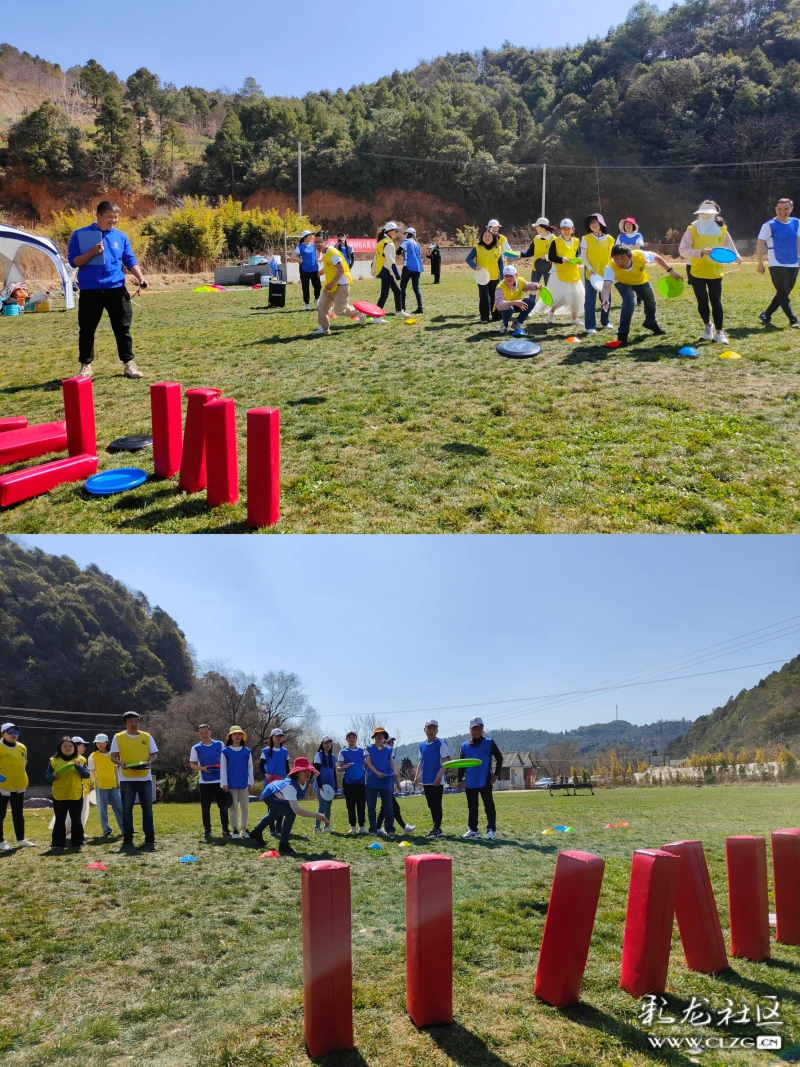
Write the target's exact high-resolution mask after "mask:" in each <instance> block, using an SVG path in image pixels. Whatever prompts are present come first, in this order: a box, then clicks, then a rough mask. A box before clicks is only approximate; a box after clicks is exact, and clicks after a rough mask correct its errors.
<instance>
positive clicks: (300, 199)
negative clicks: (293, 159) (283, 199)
mask: <svg viewBox="0 0 800 1067" xmlns="http://www.w3.org/2000/svg"><path fill="white" fill-rule="evenodd" d="M297 214H298V215H300V216H301V217H302V215H303V146H302V145H301V143H300V142H299V141H298V142H297Z"/></svg>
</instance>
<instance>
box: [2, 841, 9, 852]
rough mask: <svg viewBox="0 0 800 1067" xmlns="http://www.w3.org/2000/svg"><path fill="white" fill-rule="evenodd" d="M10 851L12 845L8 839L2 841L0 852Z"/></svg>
mask: <svg viewBox="0 0 800 1067" xmlns="http://www.w3.org/2000/svg"><path fill="white" fill-rule="evenodd" d="M10 851H11V845H9V843H8V841H0V852H10Z"/></svg>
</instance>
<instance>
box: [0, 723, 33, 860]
mask: <svg viewBox="0 0 800 1067" xmlns="http://www.w3.org/2000/svg"><path fill="white" fill-rule="evenodd" d="M27 788H28V750H27V748H26V747H25V745H22V744H20V741H19V727H17V726H15V725H14V723H13V722H4V723H3V726H2V728H0V852H10V851H11V847H12V846H11V844H10V843H9V842H8V841H6V839H5V833H4V830H3V824H4V823H5V821H6V812H7V811H8V809H9V808H11V821H12V823H13V824H14V833H15V834H16V836H17V848H36V845H35V844H34V843H33V841H29V840H28V839H27V837H26V836H25V814H24V804H25V790H26V789H27Z"/></svg>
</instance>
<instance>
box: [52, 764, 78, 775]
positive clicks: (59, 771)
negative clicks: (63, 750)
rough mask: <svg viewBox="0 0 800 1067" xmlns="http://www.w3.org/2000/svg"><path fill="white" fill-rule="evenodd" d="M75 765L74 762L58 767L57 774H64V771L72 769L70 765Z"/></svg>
mask: <svg viewBox="0 0 800 1067" xmlns="http://www.w3.org/2000/svg"><path fill="white" fill-rule="evenodd" d="M74 766H75V764H74V763H72V762H70V763H65V764H64V765H63V766H62V767H59V768H58V770H57V771H56V774H63V773H64V771H68V770H69V769H70V767H74Z"/></svg>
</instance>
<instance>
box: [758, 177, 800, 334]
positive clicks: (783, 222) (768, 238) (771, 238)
mask: <svg viewBox="0 0 800 1067" xmlns="http://www.w3.org/2000/svg"><path fill="white" fill-rule="evenodd" d="M792 211H794V203H793V202H792V201H791V200H790V199H789V198H788V196H785V197H782V198H781V199H780V200H779V201H778V203H777V204H776V205H775V217H774V218H771V219H770V220H769V222H765V223H764V225H763V226H762V227H761V229H760V230H759V233H758V241H757V242H756V256H757V257H758V268H757V269H758V273H759V274H763V273H764V253H765V252H766V253H767V263H768V265H769V276H770V278H771V279H772V284H773V286H774V288H775V296H774V297H773V298H772V302H771V303H770V305H769V307H768V308H767V309H766V311H762V312H761V314H760V315H759V316H758V318H759V320H760V321H761V322H762V323H763V324H764V325H765V326H769V325H770V324H771V323H772V316H773V315H774V314H775V312H776V311H777V310H778V308H780V309H781V310H782V311H783V313H784V315H785V316H786V318H787V319H788V320H789V325H790V326H793V327H795V329H796V328H798V327H800V319H798V318H797V315H795V313H794V311H793V309H792V302H791V300H790V299H789V298H790V296H791V294H792V290H793V289H794V287H795V283H796V282H797V272H798V269H800V219H796V218H794V217H793V216H792Z"/></svg>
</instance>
